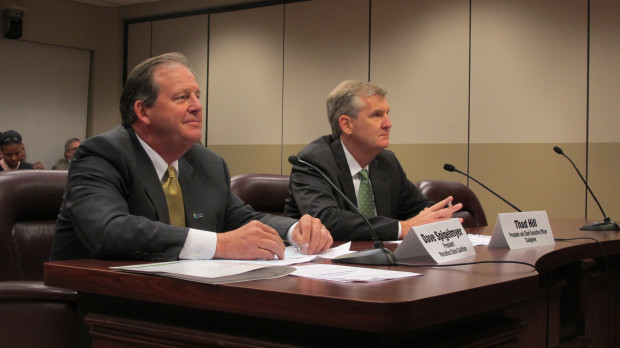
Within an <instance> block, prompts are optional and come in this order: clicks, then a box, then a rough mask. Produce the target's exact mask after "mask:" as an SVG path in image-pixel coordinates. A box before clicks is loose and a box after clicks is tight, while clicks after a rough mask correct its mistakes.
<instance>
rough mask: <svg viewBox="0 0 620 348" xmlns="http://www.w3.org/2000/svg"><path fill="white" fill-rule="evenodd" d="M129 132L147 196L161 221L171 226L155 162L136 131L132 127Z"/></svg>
mask: <svg viewBox="0 0 620 348" xmlns="http://www.w3.org/2000/svg"><path fill="white" fill-rule="evenodd" d="M127 131H128V132H129V136H130V138H131V142H132V143H133V148H134V150H135V158H136V166H137V168H139V170H141V171H142V175H141V176H142V180H143V184H144V190H145V191H146V195H147V196H148V197H149V198H150V200H151V203H152V204H153V206H154V207H155V211H156V212H157V216H158V217H159V221H161V222H165V223H167V224H169V223H170V216H169V215H168V204H167V203H166V196H165V195H164V190H163V189H162V187H161V178H158V177H157V172H156V171H155V167H154V166H153V162H151V159H150V158H149V156H148V155H147V154H146V151H145V150H144V148H143V147H142V145H141V144H140V141H138V138H137V137H136V133H135V131H134V130H133V129H132V128H131V127H130V128H128V129H127Z"/></svg>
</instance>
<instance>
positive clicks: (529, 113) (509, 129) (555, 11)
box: [470, 0, 587, 218]
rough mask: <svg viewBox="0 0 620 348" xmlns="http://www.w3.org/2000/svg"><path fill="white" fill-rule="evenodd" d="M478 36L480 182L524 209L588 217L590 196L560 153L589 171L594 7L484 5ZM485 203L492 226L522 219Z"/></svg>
mask: <svg viewBox="0 0 620 348" xmlns="http://www.w3.org/2000/svg"><path fill="white" fill-rule="evenodd" d="M471 30H472V34H471V52H472V53H471V139H470V141H471V144H472V145H471V151H470V173H471V174H472V175H473V176H474V177H476V178H477V179H478V180H480V181H482V182H484V183H485V184H487V185H488V186H490V187H491V188H493V189H495V190H496V191H497V192H499V193H500V194H502V195H503V196H505V197H506V198H507V199H508V200H509V201H512V202H513V203H514V204H515V205H517V206H518V207H519V208H521V209H522V210H538V209H546V210H547V211H548V213H549V216H550V217H583V216H584V213H585V207H584V205H585V200H584V199H583V190H582V189H583V187H580V186H579V185H574V184H572V185H571V183H572V182H573V181H574V179H575V178H574V175H573V173H570V172H568V171H566V169H568V168H566V165H567V163H566V160H565V159H563V158H560V157H559V156H558V155H557V154H555V153H554V152H553V150H552V148H553V145H555V144H558V145H561V146H564V147H567V146H569V145H570V148H569V149H570V153H571V154H572V155H573V156H572V158H573V160H574V161H575V163H576V164H577V165H578V166H581V167H583V166H584V165H585V150H586V149H585V142H586V132H585V127H586V124H587V123H586V122H587V118H586V111H587V108H586V101H587V94H586V92H587V89H586V81H587V79H586V76H587V6H586V2H585V1H580V0H572V1H562V5H561V6H559V5H558V2H557V1H532V0H527V1H522V0H505V1H487V0H474V1H473V2H472V29H471ZM569 149H565V151H567V152H568V150H569ZM481 198H482V199H481V201H482V204H483V206H484V207H485V210H487V211H488V212H489V213H490V214H489V215H490V217H493V218H494V217H495V215H496V214H497V213H498V212H507V211H511V210H512V209H511V208H510V207H509V206H507V205H505V204H504V203H503V202H501V201H498V200H497V199H494V198H492V197H491V196H489V195H488V194H482V195H481Z"/></svg>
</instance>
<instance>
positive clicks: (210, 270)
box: [110, 260, 295, 284]
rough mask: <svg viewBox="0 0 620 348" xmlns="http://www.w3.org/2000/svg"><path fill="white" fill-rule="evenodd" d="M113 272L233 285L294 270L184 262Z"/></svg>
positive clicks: (276, 266) (126, 267)
mask: <svg viewBox="0 0 620 348" xmlns="http://www.w3.org/2000/svg"><path fill="white" fill-rule="evenodd" d="M110 269H111V270H114V271H120V272H129V273H140V274H151V275H159V276H164V277H170V278H178V279H184V280H190V281H194V282H200V283H208V284H223V283H234V282H241V281H247V280H256V279H271V278H279V277H283V276H285V275H287V274H289V273H291V272H293V271H294V270H295V268H294V267H291V266H278V265H273V266H264V265H258V264H255V265H252V264H247V263H239V262H237V263H233V262H221V261H217V260H183V261H173V262H159V263H149V264H142V265H131V266H120V267H110Z"/></svg>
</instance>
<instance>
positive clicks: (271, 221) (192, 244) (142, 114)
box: [51, 53, 332, 261]
mask: <svg viewBox="0 0 620 348" xmlns="http://www.w3.org/2000/svg"><path fill="white" fill-rule="evenodd" d="M199 97H200V89H199V87H198V84H197V83H196V79H195V77H194V74H193V73H192V71H191V70H190V69H189V67H188V62H187V59H186V58H185V57H184V56H183V55H181V54H178V53H170V54H165V55H162V56H158V57H154V58H151V59H147V60H146V61H144V62H142V63H141V64H139V65H138V66H137V67H136V68H134V70H133V71H132V72H131V74H130V76H129V78H128V79H127V82H126V84H125V87H124V89H123V93H122V96H121V101H120V108H121V114H122V120H123V122H122V126H118V127H117V128H115V129H113V130H111V131H109V132H107V133H105V134H102V135H99V136H95V137H92V138H90V139H88V140H86V141H84V142H83V143H82V144H81V145H80V147H79V148H78V150H77V151H76V153H75V156H74V157H73V160H72V162H71V168H70V169H69V176H68V181H67V188H66V190H65V196H64V201H63V203H62V206H61V210H60V214H59V216H58V222H57V225H56V235H55V237H54V242H53V246H52V253H51V259H52V260H61V259H73V258H106V259H107V258H115V259H139V260H151V261H169V260H177V259H179V258H181V259H209V258H229V259H274V258H275V257H276V256H277V257H278V258H280V259H282V258H283V257H284V243H283V239H288V240H289V241H292V242H294V243H297V244H299V245H304V246H305V251H306V252H307V253H310V254H312V253H317V252H319V251H321V250H325V249H327V248H329V247H330V245H331V244H332V237H331V235H330V233H329V231H327V230H326V229H325V227H324V226H323V225H322V224H321V222H320V220H318V219H315V218H312V217H310V216H308V215H306V216H303V217H302V218H301V219H300V220H299V221H298V220H295V219H291V218H285V217H275V216H271V215H268V214H264V213H259V212H256V211H254V210H253V209H252V208H251V207H250V206H249V205H247V204H245V203H244V202H243V201H242V200H241V199H239V198H238V197H237V196H235V195H234V194H233V193H232V192H231V191H230V174H229V172H228V168H227V166H226V163H225V162H224V160H223V159H222V158H221V157H220V156H218V155H216V154H215V153H213V152H211V151H209V150H207V149H206V148H204V147H202V146H200V145H198V144H197V143H198V141H199V140H200V138H201V127H202V105H201V103H200V101H199ZM177 178H178V181H175V180H177ZM162 185H164V186H162ZM166 185H169V186H168V188H166ZM179 186H180V187H179ZM179 189H180V192H179ZM165 191H166V192H165ZM169 197H173V198H170V199H169V200H167V199H168V198H169ZM179 205H180V206H179ZM179 208H180V209H179ZM173 212H178V214H175V213H173ZM171 221H172V222H173V223H174V224H175V225H173V224H171Z"/></svg>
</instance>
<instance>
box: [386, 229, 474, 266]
mask: <svg viewBox="0 0 620 348" xmlns="http://www.w3.org/2000/svg"><path fill="white" fill-rule="evenodd" d="M394 255H395V256H396V257H397V258H399V259H400V258H407V257H418V256H430V257H432V258H433V260H434V261H435V262H437V263H442V262H448V261H452V260H457V259H461V258H464V257H468V256H473V255H476V251H475V250H474V246H473V245H472V244H471V240H470V239H469V237H468V236H467V233H466V232H465V229H464V228H463V226H462V225H461V223H460V222H459V220H458V219H449V220H445V221H439V222H434V223H430V224H426V225H421V226H415V227H413V228H411V230H409V233H407V236H405V239H403V241H402V242H401V243H400V245H399V246H398V247H397V248H396V250H395V251H394Z"/></svg>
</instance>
